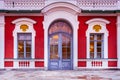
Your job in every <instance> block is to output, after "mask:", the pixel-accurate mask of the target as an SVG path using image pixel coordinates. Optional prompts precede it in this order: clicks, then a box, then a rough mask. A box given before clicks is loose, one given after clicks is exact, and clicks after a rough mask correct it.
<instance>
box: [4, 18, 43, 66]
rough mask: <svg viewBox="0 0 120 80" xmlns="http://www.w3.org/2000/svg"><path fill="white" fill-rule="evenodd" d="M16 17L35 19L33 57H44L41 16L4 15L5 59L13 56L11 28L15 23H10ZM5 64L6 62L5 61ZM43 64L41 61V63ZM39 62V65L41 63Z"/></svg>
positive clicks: (12, 28)
mask: <svg viewBox="0 0 120 80" xmlns="http://www.w3.org/2000/svg"><path fill="white" fill-rule="evenodd" d="M18 18H30V19H33V20H35V21H36V22H37V23H36V24H34V29H35V31H36V36H35V58H36V59H38V58H39V59H43V58H44V30H43V24H42V22H43V20H44V17H43V16H32V17H31V16H6V17H5V23H6V24H5V59H7V58H9V59H12V58H13V56H14V49H13V48H14V41H13V40H14V37H13V30H14V28H15V25H14V24H12V21H13V20H16V19H18ZM6 64H7V63H6ZM41 64H42V65H43V63H41ZM41 64H40V63H39V65H41ZM36 65H37V63H36Z"/></svg>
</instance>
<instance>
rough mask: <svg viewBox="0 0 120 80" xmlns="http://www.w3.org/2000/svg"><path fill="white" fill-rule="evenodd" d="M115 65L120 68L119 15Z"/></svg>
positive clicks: (119, 18) (118, 18)
mask: <svg viewBox="0 0 120 80" xmlns="http://www.w3.org/2000/svg"><path fill="white" fill-rule="evenodd" d="M117 58H118V62H117V67H118V68H120V16H117Z"/></svg>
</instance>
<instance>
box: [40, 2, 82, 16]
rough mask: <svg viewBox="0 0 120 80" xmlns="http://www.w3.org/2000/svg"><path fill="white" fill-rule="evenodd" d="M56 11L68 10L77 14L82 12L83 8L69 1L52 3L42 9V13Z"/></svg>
mask: <svg viewBox="0 0 120 80" xmlns="http://www.w3.org/2000/svg"><path fill="white" fill-rule="evenodd" d="M54 11H67V12H70V13H72V14H76V13H80V12H81V9H80V8H79V7H78V6H76V5H74V4H72V3H68V2H55V3H51V4H49V5H47V6H45V7H44V8H43V9H42V13H46V14H48V13H51V12H54Z"/></svg>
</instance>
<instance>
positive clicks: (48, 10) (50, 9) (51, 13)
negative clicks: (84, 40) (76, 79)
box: [42, 2, 80, 70]
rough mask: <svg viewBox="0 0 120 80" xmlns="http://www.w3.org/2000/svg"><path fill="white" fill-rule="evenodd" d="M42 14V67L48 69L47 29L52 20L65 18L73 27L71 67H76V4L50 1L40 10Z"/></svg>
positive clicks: (77, 10) (78, 11)
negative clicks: (50, 2)
mask: <svg viewBox="0 0 120 80" xmlns="http://www.w3.org/2000/svg"><path fill="white" fill-rule="evenodd" d="M42 12H43V14H44V21H43V26H44V67H45V70H48V67H49V65H48V63H49V62H48V57H49V54H48V53H49V50H48V41H49V40H48V39H49V36H48V29H49V27H50V25H51V23H52V22H54V21H55V20H66V21H68V22H69V23H70V24H71V27H72V29H73V36H72V38H73V43H72V44H73V49H74V50H73V53H72V54H73V69H74V70H75V69H77V67H78V57H77V55H78V46H77V45H78V41H77V40H78V39H77V38H78V25H79V22H78V14H77V13H80V10H79V8H78V7H77V6H75V5H73V4H71V3H65V2H61V3H52V4H50V5H48V6H46V7H45V8H43V10H42Z"/></svg>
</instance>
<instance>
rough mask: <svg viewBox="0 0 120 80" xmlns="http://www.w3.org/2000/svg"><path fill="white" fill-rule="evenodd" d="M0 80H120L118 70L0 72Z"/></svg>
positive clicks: (119, 71)
mask: <svg viewBox="0 0 120 80" xmlns="http://www.w3.org/2000/svg"><path fill="white" fill-rule="evenodd" d="M0 80H120V70H79V71H75V70H67V71H64V70H62V71H60V70H59V71H44V70H0Z"/></svg>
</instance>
